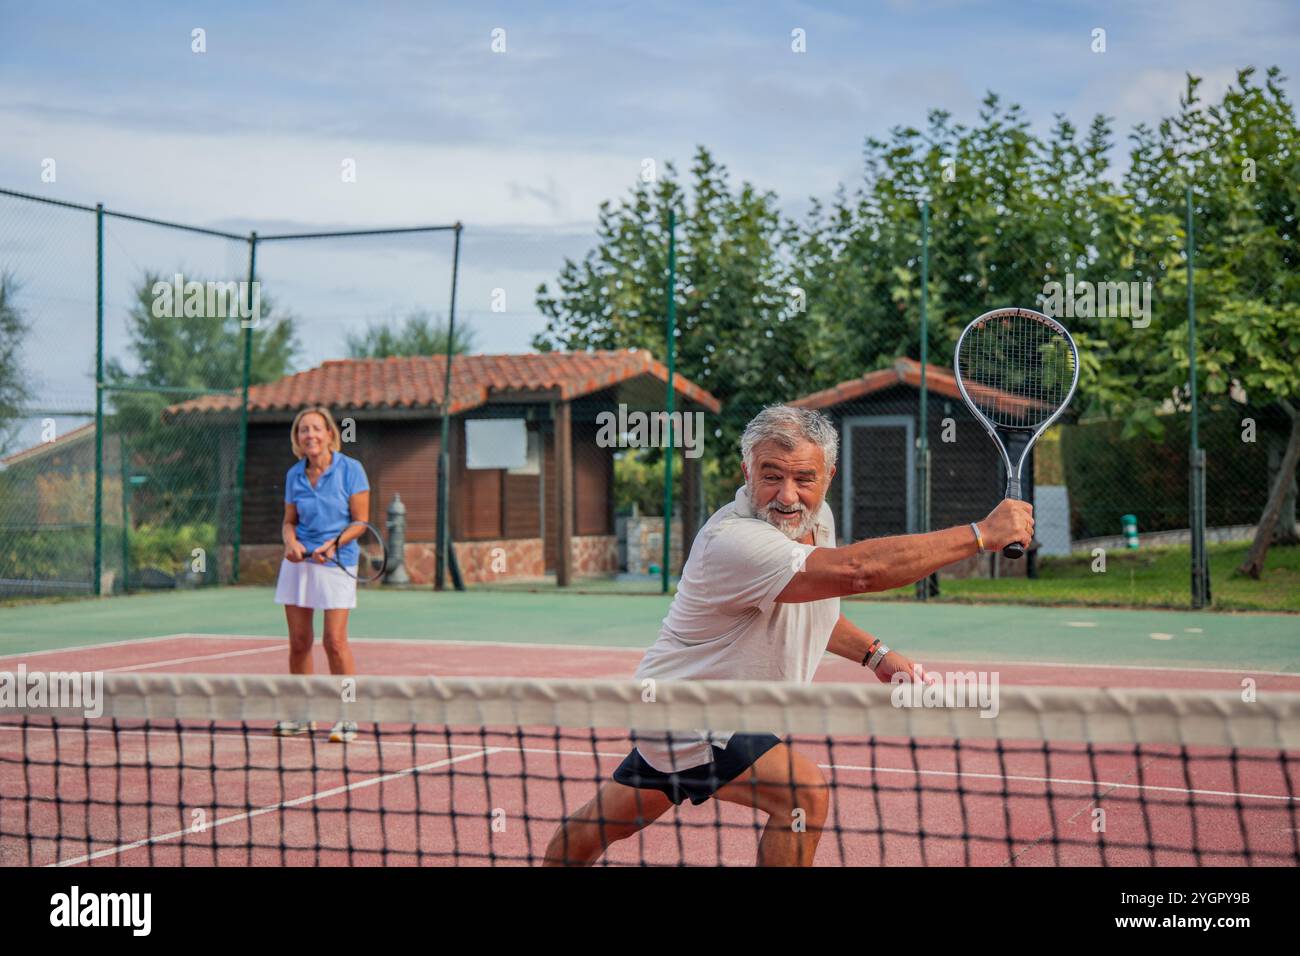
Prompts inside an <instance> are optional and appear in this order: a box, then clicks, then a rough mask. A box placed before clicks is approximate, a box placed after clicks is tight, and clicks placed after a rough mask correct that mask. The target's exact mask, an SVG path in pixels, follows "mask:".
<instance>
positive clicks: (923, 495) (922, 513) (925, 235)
mask: <svg viewBox="0 0 1300 956" xmlns="http://www.w3.org/2000/svg"><path fill="white" fill-rule="evenodd" d="M929 287H930V203H929V202H928V201H925V202H922V203H921V408H920V414H919V415H918V432H919V434H917V436H916V442H915V445H916V531H917V533H918V534H924V533H925V532H927V531H929V530H930V441H929V431H928V429H929V411H930V409H929V403H930V392H929V389H928V387H927V384H926V378H925V366H926V363H927V362H929V360H930V331H929V321H930V313H929V304H930V301H929ZM930 581H931V576H926V577H924V578H922V579H921V580H920V581H917V582H916V599H917V600H918V601H926V600H929V597H930Z"/></svg>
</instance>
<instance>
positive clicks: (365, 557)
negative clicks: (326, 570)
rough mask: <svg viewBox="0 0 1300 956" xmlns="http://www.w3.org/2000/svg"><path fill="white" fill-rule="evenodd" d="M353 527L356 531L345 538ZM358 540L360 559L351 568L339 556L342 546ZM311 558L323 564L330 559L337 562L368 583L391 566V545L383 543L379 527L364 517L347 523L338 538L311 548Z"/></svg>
mask: <svg viewBox="0 0 1300 956" xmlns="http://www.w3.org/2000/svg"><path fill="white" fill-rule="evenodd" d="M349 531H352V532H353V534H352V535H350V536H348V540H347V541H344V540H343V538H344V537H345V536H347V535H348V532H349ZM354 541H355V542H356V544H357V549H358V552H359V556H360V557H359V562H358V564H357V566H356V568H350V567H348V566H347V565H345V564H343V562H341V561H339V559H338V552H339V549H340V548H342V547H343V546H344V545H346V544H350V543H352V542H354ZM312 560H314V561H318V562H320V563H322V564H324V563H326V562H328V563H330V564H333V565H336V566H337V567H339V568H340V569H342V571H343V572H344V573H345V574H347V575H348V576H350V577H353V578H356V579H357V580H358V581H360V582H361V583H362V584H369V583H371V582H372V581H377V580H378V579H379V578H381V577H383V576H384V572H385V571H387V570H388V548H387V546H386V545H385V544H384V537H383V535H381V534H380V533H379V529H378V528H376V527H375V526H374V525H372V524H370V523H368V522H365V521H353V522H352V523H350V524H349V525H348V526H347V527H345V528H344V529H343V531H342V533H341V534H339V536H338V537H337V538H334V539H333V540H331V541H328V542H326V543H325V544H323V545H321V546H320V547H319V548H317V549H316V550H315V551H313V552H312Z"/></svg>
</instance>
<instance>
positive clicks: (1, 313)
mask: <svg viewBox="0 0 1300 956" xmlns="http://www.w3.org/2000/svg"><path fill="white" fill-rule="evenodd" d="M19 288H20V287H19V284H18V281H17V279H15V278H14V276H13V275H12V274H11V273H9V272H0V452H4V451H7V450H8V448H9V445H10V443H11V442H12V441H13V439H14V434H15V432H16V430H17V419H18V416H19V415H20V414H21V412H22V408H23V405H24V404H25V403H26V402H27V400H28V399H29V397H30V393H29V386H30V383H29V382H28V379H27V374H26V372H25V371H24V369H23V367H22V365H21V364H20V361H19V356H20V354H21V351H22V345H23V339H24V338H26V336H27V332H28V329H29V328H30V325H29V323H28V321H27V319H26V317H25V316H24V315H23V313H22V310H21V309H19V307H18V302H17V298H18V291H19Z"/></svg>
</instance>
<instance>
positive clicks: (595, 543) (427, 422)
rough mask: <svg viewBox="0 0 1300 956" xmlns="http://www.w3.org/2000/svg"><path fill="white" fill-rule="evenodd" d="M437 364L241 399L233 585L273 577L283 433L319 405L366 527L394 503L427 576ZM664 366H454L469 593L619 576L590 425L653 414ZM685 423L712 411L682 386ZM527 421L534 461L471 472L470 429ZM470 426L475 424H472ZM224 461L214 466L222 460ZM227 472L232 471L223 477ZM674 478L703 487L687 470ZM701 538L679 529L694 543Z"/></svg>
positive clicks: (176, 419) (608, 494)
mask: <svg viewBox="0 0 1300 956" xmlns="http://www.w3.org/2000/svg"><path fill="white" fill-rule="evenodd" d="M445 373H446V366H445V364H444V358H443V357H442V356H415V357H403V358H387V359H346V360H337V361H328V362H325V363H324V364H323V365H320V366H318V367H317V368H313V369H310V370H308V371H305V372H300V373H298V374H296V375H290V376H286V377H285V378H282V379H279V380H278V381H275V382H271V383H268V384H264V385H258V386H254V387H253V388H251V389H250V391H249V403H248V414H249V428H248V457H247V464H246V468H245V482H244V493H243V531H242V544H241V549H240V562H239V563H240V580H241V581H242V582H245V583H248V582H269V581H271V580H273V579H274V576H275V573H276V570H277V569H278V566H279V559H280V556H281V554H282V547H281V545H280V543H279V542H280V522H281V518H282V515H283V500H284V487H283V486H284V476H285V472H286V471H287V470H288V468H289V467H290V466H291V465H292V464H293V463H294V457H293V454H292V452H291V451H290V444H289V426H290V423H291V422H292V420H293V417H294V415H295V414H296V413H297V412H298V411H299V410H300V409H302V408H303V407H305V406H308V405H318V404H319V405H324V406H326V407H328V408H329V409H330V410H331V411H332V412H333V414H334V417H335V419H336V420H337V421H338V422H339V424H340V426H341V427H342V428H343V429H344V432H345V436H344V437H345V444H344V449H343V450H344V452H345V453H346V454H348V455H351V456H353V457H355V458H357V459H358V460H360V461H361V463H362V464H363V465H364V466H365V468H366V471H367V474H368V476H369V479H370V484H371V498H370V500H371V515H370V521H371V523H372V524H375V525H377V526H379V527H383V526H384V524H385V521H386V512H387V509H388V508H389V506H390V504H391V503H392V502H393V500H394V497H395V496H399V495H400V497H401V500H402V502H403V503H404V504H405V506H406V521H407V531H406V549H405V558H406V566H407V570H408V572H409V573H410V576H411V579H412V582H413V583H415V584H422V583H428V582H429V581H431V580H432V579H433V577H434V573H435V572H434V568H435V559H436V547H435V543H436V540H437V539H436V529H437V524H438V502H437V480H436V477H437V469H438V457H439V454H440V450H441V447H440V444H441V438H440V436H441V424H442V423H441V412H442V405H443V384H444V381H445ZM667 381H668V371H667V368H666V367H665V366H664V365H663V364H662V363H660V362H658V361H656V360H655V358H654V357H653V356H652V355H651V354H650V353H648V352H646V351H644V350H637V349H629V350H621V351H607V352H545V353H536V354H519V355H465V356H455V357H454V358H453V360H452V375H451V396H450V403H449V412H450V414H451V415H452V416H453V418H452V422H451V428H450V447H449V455H450V462H451V481H450V483H449V487H450V509H451V513H450V518H451V526H450V534H451V539H452V543H453V547H454V548H455V552H456V558H457V561H458V563H459V566H460V568H461V572H462V574H463V576H464V578H465V579H466V581H468V582H479V581H488V580H492V581H497V580H503V579H511V578H529V577H539V576H542V575H546V574H554V575H555V576H556V579H557V582H558V583H559V584H561V585H564V584H567V583H568V582H569V581H570V580H571V579H572V578H573V577H575V576H579V575H592V574H602V573H612V572H615V571H617V570H618V549H617V540H616V537H615V525H614V497H613V455H614V453H615V452H616V451H618V450H619V449H617V448H607V447H601V446H600V445H599V444H598V442H597V433H598V430H599V429H598V425H597V416H598V415H599V414H600V413H602V412H610V411H614V412H616V411H617V409H618V406H619V405H620V404H623V405H625V406H627V407H629V408H635V409H643V410H656V409H662V408H663V406H664V401H665V391H666V386H667ZM674 387H675V391H676V398H675V405H676V408H677V409H678V410H681V411H684V412H685V411H703V412H714V413H716V412H717V411H718V410H719V408H720V405H719V403H718V401H717V399H715V398H714V397H713V396H712V395H710V394H709V393H708V392H706V391H705V390H704V389H702V388H700V387H699V386H697V385H695V384H694V383H692V382H690V381H689V380H687V379H686V378H684V377H683V376H681V375H677V376H675V379H674ZM236 414H238V400H237V399H232V398H230V397H228V396H204V397H202V398H199V399H195V400H193V401H189V402H185V403H183V404H180V405H177V406H174V407H173V408H171V409H169V411H168V416H167V417H168V420H169V421H171V422H173V423H175V424H177V425H179V426H183V425H184V423H185V422H186V421H187V420H192V418H193V417H194V416H200V417H202V416H230V415H236ZM487 419H495V420H513V421H522V423H523V428H524V429H525V430H526V435H527V460H526V461H524V462H522V463H521V464H520V465H519V466H518V467H514V468H475V467H471V465H472V464H473V463H471V462H469V461H468V460H467V444H468V443H467V423H474V422H476V421H482V420H487ZM471 427H472V424H471ZM228 454H229V452H223V457H227V456H228ZM223 467H229V464H228V463H227V464H225V465H223ZM683 480H684V481H686V482H687V483H688V484H690V485H693V484H694V483H695V482H698V480H699V476H698V464H697V462H696V461H692V460H690V459H687V460H686V469H685V473H684V475H683ZM693 531H694V529H692V528H688V529H684V533H685V534H686V535H687V539H688V540H689V537H690V535H692V534H693Z"/></svg>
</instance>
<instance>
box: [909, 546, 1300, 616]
mask: <svg viewBox="0 0 1300 956" xmlns="http://www.w3.org/2000/svg"><path fill="white" fill-rule="evenodd" d="M1249 547H1250V545H1249V543H1248V542H1240V543H1229V544H1212V545H1210V546H1209V548H1210V590H1211V594H1212V596H1213V599H1214V603H1213V607H1214V609H1215V610H1223V611H1300V548H1296V547H1291V548H1279V547H1274V548H1270V549H1269V552H1268V559H1267V561H1266V562H1265V565H1264V574H1263V575H1262V576H1261V577H1260V579H1259V580H1258V581H1254V580H1252V579H1250V578H1248V577H1244V576H1241V575H1238V574H1237V573H1236V569H1237V566H1238V565H1239V564H1241V562H1242V559H1243V558H1244V557H1245V556H1246V552H1247V550H1249ZM1092 563H1093V559H1092V557H1091V555H1086V554H1077V555H1072V556H1070V557H1068V558H1043V559H1042V560H1040V561H1039V563H1038V573H1039V577H1038V578H1037V579H1036V580H1029V579H1027V578H999V579H997V580H988V579H983V578H974V579H967V580H956V579H944V580H942V581H941V582H940V588H941V596H940V600H949V601H974V602H979V601H990V602H1004V601H1005V602H1016V603H1025V604H1080V605H1101V606H1106V605H1109V606H1127V607H1189V606H1190V605H1191V571H1190V564H1191V549H1190V548H1189V547H1187V546H1178V547H1170V548H1145V549H1142V550H1139V551H1110V552H1107V554H1106V571H1105V573H1104V574H1103V573H1098V572H1094V571H1093V570H1092ZM914 594H915V591H914V589H913V588H911V587H907V588H898V589H897V590H895V591H891V592H890V596H897V597H900V598H912V597H913V595H914Z"/></svg>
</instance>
